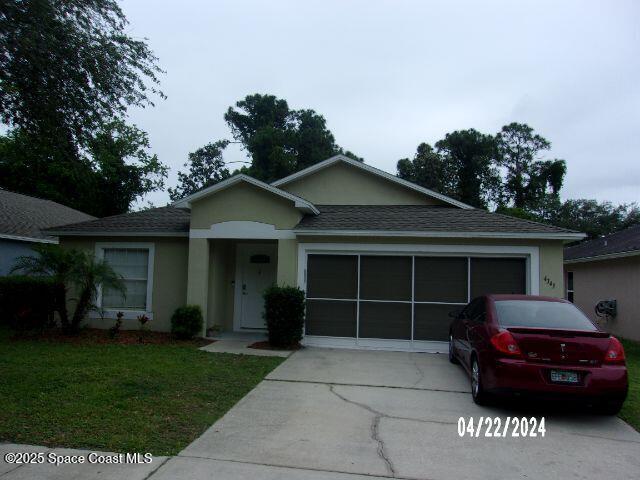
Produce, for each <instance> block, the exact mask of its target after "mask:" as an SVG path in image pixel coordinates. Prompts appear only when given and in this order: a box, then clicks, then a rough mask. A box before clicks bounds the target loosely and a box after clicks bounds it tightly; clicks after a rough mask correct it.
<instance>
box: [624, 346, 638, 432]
mask: <svg viewBox="0 0 640 480" xmlns="http://www.w3.org/2000/svg"><path fill="white" fill-rule="evenodd" d="M622 343H623V344H624V353H625V355H626V357H627V370H628V373H629V395H628V396H627V400H626V401H625V402H624V406H623V407H622V411H621V412H620V418H622V419H623V420H624V421H626V422H627V423H628V424H629V425H631V426H632V427H633V428H635V429H636V430H638V431H640V343H639V342H634V341H631V340H623V341H622Z"/></svg>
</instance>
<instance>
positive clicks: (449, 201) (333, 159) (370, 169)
mask: <svg viewBox="0 0 640 480" xmlns="http://www.w3.org/2000/svg"><path fill="white" fill-rule="evenodd" d="M340 162H342V163H346V164H348V165H351V166H352V167H356V168H359V169H361V170H364V171H365V172H369V173H371V174H373V175H377V176H378V177H381V178H384V179H386V180H389V181H391V182H393V183H397V184H398V185H402V186H403V187H406V188H409V189H411V190H414V191H416V192H420V193H422V194H424V195H426V196H428V197H432V198H436V199H438V200H440V201H442V202H444V203H447V204H449V205H453V206H455V207H459V208H473V207H472V206H471V205H467V204H466V203H462V202H460V201H458V200H455V199H453V198H451V197H447V196H446V195H443V194H441V193H438V192H434V191H433V190H429V189H428V188H425V187H421V186H420V185H417V184H415V183H413V182H409V181H408V180H404V179H402V178H400V177H396V176H395V175H392V174H390V173H388V172H385V171H384V170H380V169H379V168H376V167H372V166H371V165H367V164H366V163H364V162H359V161H358V160H354V159H352V158H349V157H346V156H344V155H335V156H333V157H331V158H328V159H326V160H323V161H322V162H319V163H316V164H314V165H311V166H310V167H307V168H305V169H303V170H300V171H298V172H296V173H293V174H291V175H289V176H287V177H284V178H281V179H280V180H276V181H275V182H273V183H272V184H271V185H273V186H274V187H281V186H282V185H286V184H287V183H291V182H293V181H295V180H298V179H300V178H304V177H306V176H307V175H311V174H312V173H315V172H317V171H318V170H322V169H324V168H327V167H330V166H332V165H335V164H336V163H340Z"/></svg>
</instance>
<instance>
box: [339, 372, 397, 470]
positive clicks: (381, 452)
mask: <svg viewBox="0 0 640 480" xmlns="http://www.w3.org/2000/svg"><path fill="white" fill-rule="evenodd" d="M334 387H335V385H329V391H330V392H331V393H333V394H334V395H335V396H336V397H338V398H339V399H340V400H342V401H344V402H347V403H350V404H352V405H355V406H357V407H360V408H363V409H365V410H366V411H368V412H369V413H371V414H372V415H373V420H372V421H371V438H372V439H373V440H374V441H375V442H376V443H377V444H378V449H377V452H378V456H379V457H380V458H381V459H382V461H383V462H384V464H385V466H386V469H387V473H389V475H391V476H392V477H395V476H396V470H395V467H394V466H393V462H391V459H390V458H389V455H388V454H387V452H386V450H385V445H384V440H382V437H380V420H381V419H382V418H388V415H385V414H384V413H382V412H379V411H377V410H375V409H373V408H371V407H370V406H369V405H365V404H364V403H360V402H355V401H353V400H349V399H348V398H347V397H344V396H342V395H340V394H339V393H338V392H336V391H335V388H334Z"/></svg>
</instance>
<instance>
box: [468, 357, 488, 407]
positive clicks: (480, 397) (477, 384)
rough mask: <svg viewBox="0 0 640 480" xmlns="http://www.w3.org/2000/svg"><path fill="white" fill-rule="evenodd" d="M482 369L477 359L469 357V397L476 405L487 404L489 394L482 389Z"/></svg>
mask: <svg viewBox="0 0 640 480" xmlns="http://www.w3.org/2000/svg"><path fill="white" fill-rule="evenodd" d="M481 372H482V369H481V368H480V363H479V362H478V359H477V358H476V357H475V356H474V357H471V397H472V398H473V401H474V402H475V403H476V404H477V405H487V404H488V403H489V394H487V392H486V391H485V389H484V386H483V384H482V383H483V381H482V373H481Z"/></svg>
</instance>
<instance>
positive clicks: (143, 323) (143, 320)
mask: <svg viewBox="0 0 640 480" xmlns="http://www.w3.org/2000/svg"><path fill="white" fill-rule="evenodd" d="M136 318H137V319H138V323H139V324H140V327H139V328H138V341H139V342H140V343H144V339H145V338H146V337H147V335H148V334H149V325H147V323H149V320H150V319H149V317H147V316H146V315H145V314H144V313H143V314H142V315H138V316H137V317H136Z"/></svg>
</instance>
